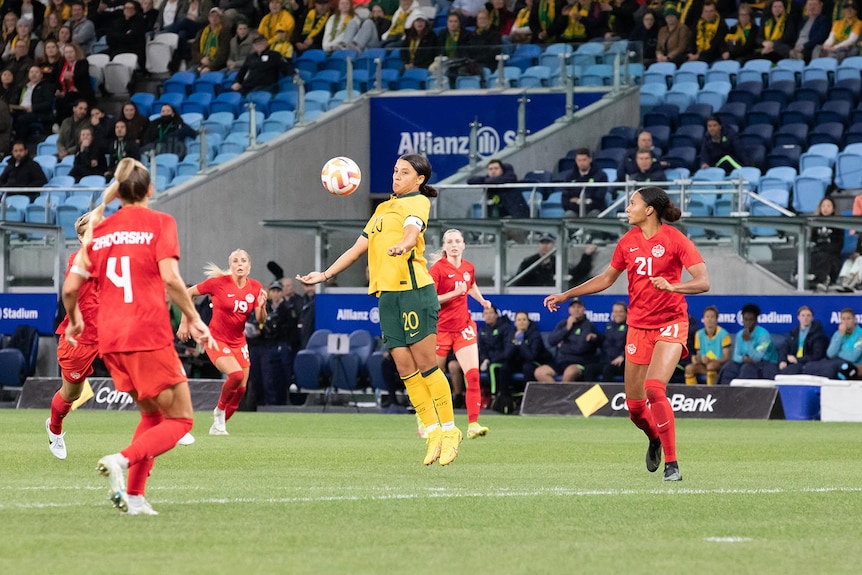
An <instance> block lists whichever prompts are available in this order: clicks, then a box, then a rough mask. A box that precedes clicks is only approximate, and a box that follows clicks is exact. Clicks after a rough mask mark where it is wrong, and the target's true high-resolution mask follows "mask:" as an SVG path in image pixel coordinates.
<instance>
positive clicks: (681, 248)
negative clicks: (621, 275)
mask: <svg viewBox="0 0 862 575" xmlns="http://www.w3.org/2000/svg"><path fill="white" fill-rule="evenodd" d="M702 262H703V258H702V257H701V256H700V253H698V251H697V248H695V247H694V244H693V243H692V242H691V240H689V239H688V238H687V237H685V236H684V235H683V234H682V232H680V231H679V230H677V229H676V228H674V227H673V226H669V225H667V224H663V225H662V226H661V229H659V231H658V233H656V234H655V235H654V236H653V237H651V238H649V239H646V238H645V237H644V235H643V233H642V232H641V230H640V228H633V229H631V230H629V231H628V232H627V233H626V234H625V235H624V236H623V237H622V238H620V241H619V243H617V248H616V249H615V250H614V255H613V258H611V266H612V267H613V268H614V269H617V270H620V271H623V270H627V271H628V279H629V313H628V320H627V322H626V323H628V325H630V326H632V327H639V328H643V329H650V328H656V327H661V326H663V325H665V324H667V323H670V322H672V321H675V320H678V319H680V318H684V317H687V316H688V305H687V304H686V301H685V296H683V295H682V294H679V293H671V292H667V291H662V290H658V289H656V288H655V287H653V285H652V282H651V281H650V278H651V277H663V278H664V279H666V280H667V281H669V282H670V283H672V284H673V283H679V281H680V278H681V277H682V270H683V268H690V267H691V266H693V265H696V264H699V263H702Z"/></svg>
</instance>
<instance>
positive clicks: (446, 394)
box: [422, 366, 455, 429]
mask: <svg viewBox="0 0 862 575" xmlns="http://www.w3.org/2000/svg"><path fill="white" fill-rule="evenodd" d="M422 378H423V379H424V380H425V385H426V386H427V387H428V391H429V392H430V393H431V398H432V399H433V400H434V407H435V408H436V409H437V416H438V417H439V418H440V425H441V426H443V429H446V424H447V423H452V422H454V421H455V411H454V410H453V408H452V390H451V389H450V388H449V380H448V379H446V376H445V375H443V372H442V371H440V368H438V367H437V366H434V368H433V369H430V370H428V371H426V372H425V373H423V374H422Z"/></svg>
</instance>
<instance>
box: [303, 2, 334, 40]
mask: <svg viewBox="0 0 862 575" xmlns="http://www.w3.org/2000/svg"><path fill="white" fill-rule="evenodd" d="M328 19H329V14H328V13H327V12H324V13H323V14H321V15H319V16H318V15H317V11H316V10H313V9H312V10H309V12H308V15H307V16H306V17H305V23H304V24H303V25H302V35H303V36H304V37H305V39H306V40H308V39H309V38H315V37H317V35H318V34H320V32H322V31H323V29H324V28H325V27H326V21H327V20H328Z"/></svg>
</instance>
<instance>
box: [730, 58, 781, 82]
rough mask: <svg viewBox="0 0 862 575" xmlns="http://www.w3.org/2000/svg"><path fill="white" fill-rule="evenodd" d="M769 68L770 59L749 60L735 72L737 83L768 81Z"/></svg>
mask: <svg viewBox="0 0 862 575" xmlns="http://www.w3.org/2000/svg"><path fill="white" fill-rule="evenodd" d="M770 68H772V61H771V60H766V59H754V60H749V61H747V62H746V63H745V64H744V65H743V66H742V68H740V70H739V72H738V73H737V75H736V81H737V84H742V83H744V82H760V83H761V84H766V83H767V82H768V76H769V70H770Z"/></svg>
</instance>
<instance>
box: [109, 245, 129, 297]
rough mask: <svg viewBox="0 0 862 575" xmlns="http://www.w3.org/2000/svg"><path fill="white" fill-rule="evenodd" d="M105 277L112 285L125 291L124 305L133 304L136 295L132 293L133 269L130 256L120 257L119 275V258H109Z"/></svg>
mask: <svg viewBox="0 0 862 575" xmlns="http://www.w3.org/2000/svg"><path fill="white" fill-rule="evenodd" d="M105 275H106V276H107V278H108V279H109V280H111V283H112V284H114V285H115V286H117V287H118V288H122V289H123V303H132V301H133V300H134V294H133V293H132V268H131V260H129V256H121V257H120V273H119V274H118V273H117V258H116V257H109V258H108V266H107V269H106V270H105Z"/></svg>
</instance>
